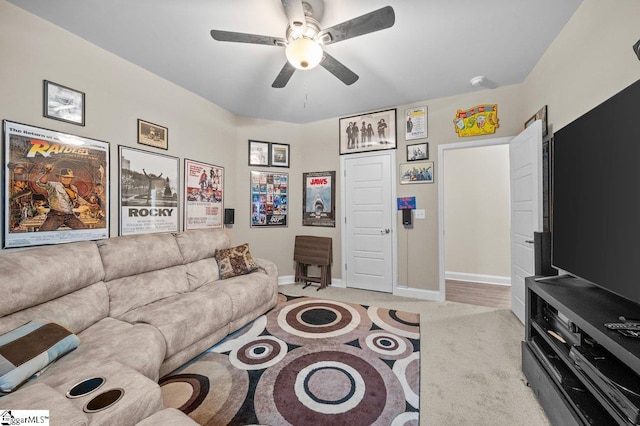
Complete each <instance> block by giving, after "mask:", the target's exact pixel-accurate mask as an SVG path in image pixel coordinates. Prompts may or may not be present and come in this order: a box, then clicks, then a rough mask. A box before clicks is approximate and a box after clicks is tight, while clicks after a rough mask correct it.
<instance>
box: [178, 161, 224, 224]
mask: <svg viewBox="0 0 640 426" xmlns="http://www.w3.org/2000/svg"><path fill="white" fill-rule="evenodd" d="M184 187H185V188H184V194H185V195H184V230H185V231H187V230H190V229H205V228H222V225H223V218H224V167H219V166H214V165H212V164H207V163H201V162H199V161H193V160H188V159H186V158H185V160H184Z"/></svg>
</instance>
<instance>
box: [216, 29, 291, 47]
mask: <svg viewBox="0 0 640 426" xmlns="http://www.w3.org/2000/svg"><path fill="white" fill-rule="evenodd" d="M211 37H213V39H214V40H218V41H232V42H236V43H251V44H264V45H267V46H284V45H285V43H286V41H285V39H283V38H280V37H271V36H263V35H256V34H247V33H234V32H232V31H219V30H211Z"/></svg>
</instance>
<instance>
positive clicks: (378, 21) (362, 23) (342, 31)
mask: <svg viewBox="0 0 640 426" xmlns="http://www.w3.org/2000/svg"><path fill="white" fill-rule="evenodd" d="M395 22H396V14H395V12H394V11H393V8H392V7H391V6H385V7H383V8H382V9H378V10H374V11H373V12H370V13H367V14H365V15H362V16H358V17H357V18H353V19H350V20H348V21H345V22H343V23H341V24H338V25H334V26H333V27H330V28H326V29H324V30H322V31H320V34H319V35H320V36H323V35H324V34H329V35H330V36H331V40H327V41H325V42H324V44H331V43H337V42H339V41H342V40H347V39H350V38H353V37H358V36H361V35H365V34H369V33H373V32H375V31H380V30H384V29H385V28H389V27H392V26H393V24H394V23H395Z"/></svg>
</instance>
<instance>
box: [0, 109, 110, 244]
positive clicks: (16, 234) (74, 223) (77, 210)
mask: <svg viewBox="0 0 640 426" xmlns="http://www.w3.org/2000/svg"><path fill="white" fill-rule="evenodd" d="M3 158H4V167H5V175H4V176H5V179H4V202H3V205H4V230H5V232H4V247H5V248H10V247H29V246H38V245H43V244H58V243H69V242H73V241H85V240H99V239H103V238H108V237H109V217H110V215H109V212H110V208H109V206H110V204H109V189H108V188H109V170H110V168H109V143H108V142H103V141H99V140H95V139H89V138H86V137H83V136H76V135H70V134H66V133H62V132H59V131H54V130H49V129H42V128H40V127H34V126H29V125H26V124H20V123H14V122H10V121H6V120H5V121H4V156H3Z"/></svg>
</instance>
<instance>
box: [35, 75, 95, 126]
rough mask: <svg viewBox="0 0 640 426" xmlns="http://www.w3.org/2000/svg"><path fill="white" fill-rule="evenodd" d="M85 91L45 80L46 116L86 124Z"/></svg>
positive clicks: (81, 124)
mask: <svg viewBox="0 0 640 426" xmlns="http://www.w3.org/2000/svg"><path fill="white" fill-rule="evenodd" d="M84 97H85V96H84V93H83V92H80V91H78V90H74V89H72V88H70V87H66V86H63V85H61V84H58V83H54V82H52V81H48V80H44V102H43V104H44V116H45V117H47V118H52V119H54V120H60V121H66V122H67V123H71V124H77V125H78V126H84V110H85V107H84Z"/></svg>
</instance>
